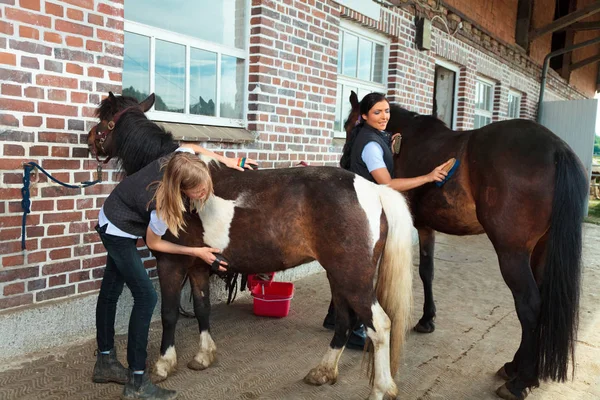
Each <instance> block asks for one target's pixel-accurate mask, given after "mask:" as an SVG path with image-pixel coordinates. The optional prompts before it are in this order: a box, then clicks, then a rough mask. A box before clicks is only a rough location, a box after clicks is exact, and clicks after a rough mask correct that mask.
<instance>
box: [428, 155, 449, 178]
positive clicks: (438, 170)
mask: <svg viewBox="0 0 600 400" xmlns="http://www.w3.org/2000/svg"><path fill="white" fill-rule="evenodd" d="M450 163H452V159H450V160H448V161H446V162H445V163H443V164H442V165H439V166H437V167H435V169H434V170H433V171H431V172H430V173H428V174H427V175H426V176H427V178H428V180H429V182H441V181H443V180H444V178H446V176H448V172H446V171H445V170H444V167H446V166H447V165H450Z"/></svg>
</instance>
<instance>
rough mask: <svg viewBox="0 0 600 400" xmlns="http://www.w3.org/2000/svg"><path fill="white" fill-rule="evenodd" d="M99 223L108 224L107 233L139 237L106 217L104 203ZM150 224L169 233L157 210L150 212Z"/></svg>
mask: <svg viewBox="0 0 600 400" xmlns="http://www.w3.org/2000/svg"><path fill="white" fill-rule="evenodd" d="M175 151H183V152H185V153H192V154H194V151H193V150H192V149H190V148H188V147H179V148H177V150H175ZM98 225H100V226H104V225H108V226H107V227H106V233H108V234H109V235H113V236H119V237H124V238H131V239H138V238H139V236H135V235H132V234H131V233H127V232H124V231H123V230H121V229H119V228H117V227H116V226H115V225H114V224H113V223H112V222H110V221H109V220H108V218H106V214H104V205H103V206H102V208H101V209H100V213H99V214H98ZM148 226H149V227H150V229H152V232H154V233H155V234H156V235H158V236H162V235H164V234H165V233H167V229H168V227H167V224H165V222H164V221H163V220H162V219H160V218H159V217H158V214H157V213H156V210H152V212H151V213H150V223H149V224H148Z"/></svg>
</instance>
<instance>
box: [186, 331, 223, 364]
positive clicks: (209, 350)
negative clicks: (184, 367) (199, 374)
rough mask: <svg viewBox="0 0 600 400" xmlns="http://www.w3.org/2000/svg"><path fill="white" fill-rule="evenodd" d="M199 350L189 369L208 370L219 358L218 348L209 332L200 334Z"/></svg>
mask: <svg viewBox="0 0 600 400" xmlns="http://www.w3.org/2000/svg"><path fill="white" fill-rule="evenodd" d="M198 347H199V350H198V353H197V354H196V356H194V359H193V360H192V361H190V362H189V364H188V367H189V368H191V369H195V370H201V369H206V368H208V367H210V365H211V364H212V363H213V362H214V361H215V359H216V358H217V346H216V345H215V342H214V340H213V339H212V337H211V336H210V333H208V331H202V332H201V333H200V343H199V345H198Z"/></svg>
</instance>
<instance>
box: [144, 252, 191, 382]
mask: <svg viewBox="0 0 600 400" xmlns="http://www.w3.org/2000/svg"><path fill="white" fill-rule="evenodd" d="M156 260H157V266H158V267H157V269H158V277H159V281H160V293H161V310H160V315H161V322H162V328H163V333H162V341H161V344H160V357H159V359H158V360H157V361H156V363H155V364H154V370H153V373H154V375H155V381H157V382H160V381H163V380H165V379H167V377H168V376H169V375H170V374H171V373H172V372H173V371H174V370H175V367H176V366H177V352H176V351H175V328H176V326H177V319H178V318H179V304H180V301H181V283H182V282H183V279H184V277H185V270H186V268H185V267H184V266H183V265H184V264H186V263H185V261H182V260H186V258H184V257H177V258H175V256H171V255H167V256H161V255H157V258H156ZM190 260H191V259H190Z"/></svg>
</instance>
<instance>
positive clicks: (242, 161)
mask: <svg viewBox="0 0 600 400" xmlns="http://www.w3.org/2000/svg"><path fill="white" fill-rule="evenodd" d="M245 164H246V157H241V158H238V167H241V168H244V165H245Z"/></svg>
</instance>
